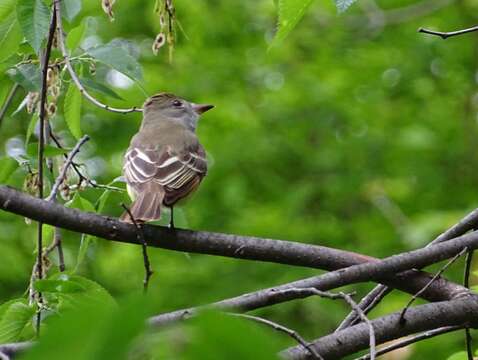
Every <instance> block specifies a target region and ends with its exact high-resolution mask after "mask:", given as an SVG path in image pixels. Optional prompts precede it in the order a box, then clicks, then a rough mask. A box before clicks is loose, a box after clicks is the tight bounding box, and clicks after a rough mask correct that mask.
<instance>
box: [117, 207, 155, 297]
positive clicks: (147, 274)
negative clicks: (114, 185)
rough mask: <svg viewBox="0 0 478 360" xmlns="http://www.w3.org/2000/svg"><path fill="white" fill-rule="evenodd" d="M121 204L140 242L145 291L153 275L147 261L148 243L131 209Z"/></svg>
mask: <svg viewBox="0 0 478 360" xmlns="http://www.w3.org/2000/svg"><path fill="white" fill-rule="evenodd" d="M121 206H122V207H123V209H124V210H125V211H126V212H127V213H128V216H129V218H130V219H131V222H132V223H133V225H134V226H135V227H136V233H137V236H138V240H139V242H140V243H141V249H142V252H143V263H144V280H143V290H144V292H147V291H148V285H149V278H150V277H151V275H153V270H151V263H150V262H149V257H148V243H147V242H146V240H145V238H144V232H143V228H142V226H141V225H140V224H138V222H137V221H136V219H135V218H134V216H133V214H131V211H130V210H129V208H128V207H127V206H126V205H125V204H121Z"/></svg>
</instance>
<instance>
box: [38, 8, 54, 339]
mask: <svg viewBox="0 0 478 360" xmlns="http://www.w3.org/2000/svg"><path fill="white" fill-rule="evenodd" d="M54 9H55V4H54V5H53V11H52V15H51V21H50V29H49V33H48V41H47V44H46V48H45V53H44V55H43V58H42V64H41V70H42V82H41V94H40V134H39V139H38V197H39V198H43V162H44V153H43V152H44V147H45V121H46V109H45V104H46V98H47V72H48V63H49V61H50V54H51V47H52V44H53V37H54V35H55V28H56V13H55V11H54ZM42 232H43V222H41V221H39V222H38V234H37V235H38V238H37V250H38V253H37V262H38V265H37V271H38V272H37V279H41V278H42V277H43V259H42V257H43V234H42ZM41 303H42V294H41V292H38V305H39V309H38V311H37V319H36V330H37V336H39V335H40V322H41Z"/></svg>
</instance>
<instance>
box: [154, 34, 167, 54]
mask: <svg viewBox="0 0 478 360" xmlns="http://www.w3.org/2000/svg"><path fill="white" fill-rule="evenodd" d="M164 44H166V36H164V34H163V33H159V34H158V35H157V36H156V39H154V42H153V54H154V55H158V51H159V49H161V48H162V47H163V45H164Z"/></svg>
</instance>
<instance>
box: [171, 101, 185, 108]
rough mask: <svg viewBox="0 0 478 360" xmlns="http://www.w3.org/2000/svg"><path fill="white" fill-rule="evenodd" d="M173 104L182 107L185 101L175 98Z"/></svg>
mask: <svg viewBox="0 0 478 360" xmlns="http://www.w3.org/2000/svg"><path fill="white" fill-rule="evenodd" d="M173 105H174V106H176V107H180V106H181V105H183V103H182V102H181V101H179V100H174V101H173Z"/></svg>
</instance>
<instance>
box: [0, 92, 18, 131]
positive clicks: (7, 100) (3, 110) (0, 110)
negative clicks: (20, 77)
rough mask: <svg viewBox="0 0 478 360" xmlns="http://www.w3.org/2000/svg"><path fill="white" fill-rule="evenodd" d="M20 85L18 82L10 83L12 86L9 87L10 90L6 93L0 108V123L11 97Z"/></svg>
mask: <svg viewBox="0 0 478 360" xmlns="http://www.w3.org/2000/svg"><path fill="white" fill-rule="evenodd" d="M19 87H20V85H18V83H15V84H13V85H12V88H11V89H10V92H9V93H8V95H7V97H6V99H5V102H4V103H3V105H2V108H1V109H0V125H1V124H2V121H3V118H4V117H5V114H6V113H7V110H8V108H9V106H10V104H11V103H12V100H13V98H14V97H15V94H16V93H17V90H18V89H19Z"/></svg>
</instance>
